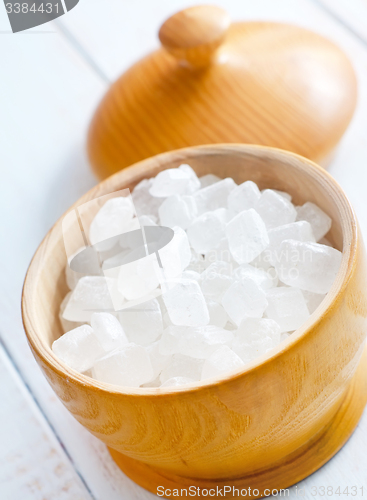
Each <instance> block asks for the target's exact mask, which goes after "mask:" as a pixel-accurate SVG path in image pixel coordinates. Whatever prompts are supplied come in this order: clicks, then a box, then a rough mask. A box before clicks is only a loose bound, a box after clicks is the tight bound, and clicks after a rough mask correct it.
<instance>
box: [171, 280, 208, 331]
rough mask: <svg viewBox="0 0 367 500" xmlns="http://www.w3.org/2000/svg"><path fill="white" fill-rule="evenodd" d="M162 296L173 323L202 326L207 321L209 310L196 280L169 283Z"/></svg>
mask: <svg viewBox="0 0 367 500" xmlns="http://www.w3.org/2000/svg"><path fill="white" fill-rule="evenodd" d="M169 287H170V288H169V289H167V290H166V291H164V293H163V295H162V298H163V301H164V304H165V306H166V308H167V312H168V315H169V317H170V320H171V321H172V323H173V324H174V325H185V326H204V325H207V324H208V323H209V311H208V307H207V305H206V302H205V298H204V295H203V293H202V291H201V289H200V286H199V284H198V283H197V281H193V280H180V281H177V282H171V283H169Z"/></svg>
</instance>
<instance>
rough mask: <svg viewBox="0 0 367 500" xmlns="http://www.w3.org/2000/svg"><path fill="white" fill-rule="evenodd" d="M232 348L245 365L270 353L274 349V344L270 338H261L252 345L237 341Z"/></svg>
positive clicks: (240, 340)
mask: <svg viewBox="0 0 367 500" xmlns="http://www.w3.org/2000/svg"><path fill="white" fill-rule="evenodd" d="M232 348H233V350H234V352H235V353H236V354H237V355H238V356H239V357H240V358H241V359H242V361H243V362H244V363H248V362H250V361H252V360H253V359H256V358H257V357H259V356H262V355H263V354H266V353H267V352H268V351H270V350H271V349H272V348H273V342H272V340H271V338H270V337H260V338H258V339H256V340H253V341H252V342H251V343H248V342H246V341H243V340H242V339H235V340H234V341H233V344H232Z"/></svg>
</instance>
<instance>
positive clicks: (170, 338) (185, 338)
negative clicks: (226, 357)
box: [159, 325, 233, 359]
mask: <svg viewBox="0 0 367 500" xmlns="http://www.w3.org/2000/svg"><path fill="white" fill-rule="evenodd" d="M232 340H233V333H232V332H230V331H228V330H224V329H223V328H218V327H216V326H212V325H208V326H205V327H197V328H185V327H177V326H171V327H168V328H166V329H165V330H164V332H163V335H162V339H161V341H160V347H159V349H160V352H161V353H162V354H166V355H169V354H184V355H185V356H190V357H192V358H197V359H205V358H207V357H208V356H210V354H212V353H213V352H214V351H215V350H216V349H217V348H218V347H220V346H221V345H228V344H230V343H231V342H232Z"/></svg>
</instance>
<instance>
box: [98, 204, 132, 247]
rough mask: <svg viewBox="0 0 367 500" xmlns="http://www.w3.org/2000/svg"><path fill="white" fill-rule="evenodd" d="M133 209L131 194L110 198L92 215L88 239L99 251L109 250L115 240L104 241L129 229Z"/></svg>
mask: <svg viewBox="0 0 367 500" xmlns="http://www.w3.org/2000/svg"><path fill="white" fill-rule="evenodd" d="M134 215H135V209H134V205H133V202H132V198H131V196H127V197H122V196H119V197H117V198H111V199H109V200H108V201H106V203H105V204H104V205H103V207H102V208H101V209H100V210H99V211H98V213H97V215H96V216H95V217H94V219H93V221H92V223H91V225H90V228H89V240H90V242H91V244H92V245H96V247H97V249H98V250H100V251H105V250H109V249H110V248H112V247H113V246H114V245H115V241H111V240H109V241H106V240H108V239H109V238H111V237H112V236H118V235H120V234H122V233H125V232H126V231H128V230H129V227H130V223H131V220H132V218H133V217H134Z"/></svg>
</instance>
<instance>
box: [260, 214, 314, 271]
mask: <svg viewBox="0 0 367 500" xmlns="http://www.w3.org/2000/svg"><path fill="white" fill-rule="evenodd" d="M268 235H269V252H270V260H271V262H272V263H275V262H276V261H277V260H279V258H280V255H279V254H280V251H279V247H280V245H281V244H282V242H283V241H284V240H296V241H308V242H310V243H312V242H315V241H316V240H315V236H314V234H313V232H312V227H311V224H310V223H309V222H307V221H298V222H292V223H291V224H285V225H284V226H278V227H275V228H273V229H270V230H269V232H268Z"/></svg>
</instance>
